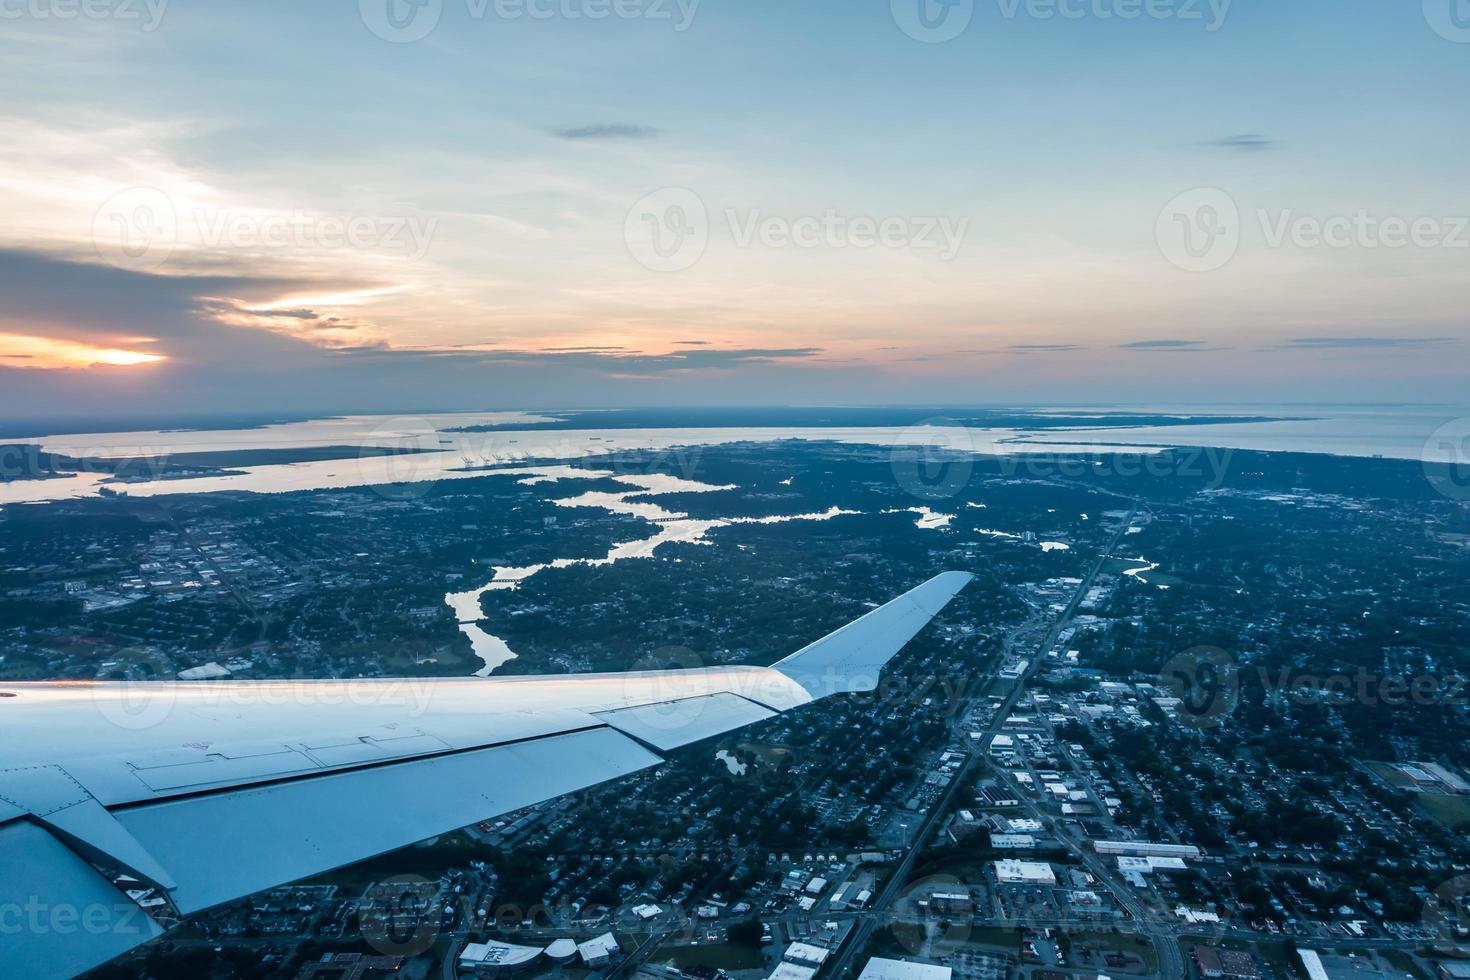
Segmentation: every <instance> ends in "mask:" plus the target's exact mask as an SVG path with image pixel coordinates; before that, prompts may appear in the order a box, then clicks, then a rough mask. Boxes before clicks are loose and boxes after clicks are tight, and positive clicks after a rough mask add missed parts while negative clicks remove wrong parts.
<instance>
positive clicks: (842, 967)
mask: <svg viewBox="0 0 1470 980" xmlns="http://www.w3.org/2000/svg"><path fill="white" fill-rule="evenodd" d="M1138 508H1139V503H1138V501H1134V502H1133V507H1132V509H1131V510H1129V512H1128V516H1127V518H1125V519H1124V520H1123V521H1122V522H1121V523H1120V524H1119V525H1118V529H1117V530H1116V531H1115V532H1114V533H1113V535H1112V537H1111V538H1109V539H1108V543H1107V545H1106V546H1105V547H1104V548H1103V549H1102V553H1101V554H1099V555H1098V558H1097V561H1096V562H1094V563H1093V565H1092V568H1091V569H1089V570H1088V572H1087V574H1086V575H1085V576H1083V578H1082V584H1080V585H1079V586H1077V590H1076V592H1075V593H1074V594H1073V596H1072V599H1071V601H1070V602H1068V603H1067V607H1066V609H1064V610H1063V611H1062V614H1061V615H1060V616H1058V617H1057V619H1056V622H1054V623H1053V624H1052V626H1051V628H1050V629H1049V630H1047V632H1046V635H1045V637H1043V639H1042V642H1041V643H1040V645H1039V646H1038V647H1037V649H1036V652H1035V655H1034V656H1032V658H1031V663H1030V664H1029V665H1027V668H1026V673H1025V674H1023V675H1022V676H1021V678H1020V679H1019V680H1018V681H1017V682H1016V683H1015V685H1014V687H1013V688H1012V690H1011V692H1010V693H1009V694H1007V695H1006V698H1005V700H1004V701H1003V702H1002V703H1001V705H1000V708H999V710H997V711H996V713H995V717H994V718H993V719H992V720H991V722H990V725H989V726H988V727H987V728H986V729H985V731H984V733H983V736H982V737H981V738H979V739H976V740H973V742H972V745H974V744H978V746H979V751H978V754H976V753H975V752H974V751H973V750H972V753H971V755H970V757H969V758H968V759H967V760H966V761H965V764H964V766H963V767H962V768H961V769H960V771H959V773H958V774H957V775H956V776H955V778H954V779H952V780H951V781H950V784H949V786H948V788H947V789H946V790H945V793H944V796H943V798H942V799H940V800H939V801H938V802H936V803H935V805H934V806H932V807H930V809H929V812H928V814H927V815H926V816H925V818H924V822H923V824H921V825H920V827H919V829H918V833H917V834H915V835H914V838H913V839H912V840H911V841H910V842H909V845H908V849H907V850H906V851H905V852H904V855H903V858H902V859H901V860H900V861H899V863H898V867H896V868H895V869H894V871H893V874H891V875H889V876H888V880H887V881H886V882H885V883H884V885H883V888H882V889H881V890H880V891H879V892H878V894H877V896H876V897H875V898H874V901H873V906H872V914H869V915H866V916H863V917H862V919H861V920H859V922H858V924H857V926H856V928H854V929H853V931H852V934H851V935H850V936H848V938H847V942H846V943H844V944H843V946H842V949H841V951H840V952H839V953H838V954H837V956H835V957H833V959H832V960H831V961H830V965H829V967H828V969H827V971H826V977H827V978H829V980H841V978H842V977H843V976H844V975H845V973H846V971H847V969H848V968H849V967H850V966H851V964H852V959H853V957H855V956H857V955H858V954H859V953H860V952H861V951H862V950H863V949H864V948H866V947H867V945H868V940H869V939H871V938H872V935H873V930H874V929H876V928H877V927H878V925H879V924H880V923H883V922H886V921H887V919H888V916H887V915H886V914H884V913H886V912H888V910H889V909H890V908H891V907H892V905H893V901H894V899H896V898H897V897H898V896H899V894H900V893H901V892H902V889H903V887H904V885H906V884H907V883H908V876H909V872H910V871H911V870H912V869H913V866H914V861H915V860H917V858H918V856H919V852H921V851H922V850H924V848H925V847H927V846H928V844H929V841H930V840H932V839H933V837H934V834H935V833H936V831H937V830H938V827H939V824H940V822H941V821H942V820H943V819H944V817H945V815H946V814H948V813H949V811H950V803H951V802H952V800H953V798H954V794H955V793H956V792H957V791H958V790H959V788H960V787H961V786H967V785H969V784H970V778H971V776H972V775H973V774H974V770H975V767H976V766H977V765H978V764H979V761H980V759H981V757H983V755H984V752H985V747H986V746H988V745H989V744H990V740H991V737H992V736H994V735H996V734H997V733H998V732H1000V730H1001V729H1002V728H1004V727H1005V723H1006V719H1007V718H1008V717H1010V715H1011V712H1012V711H1014V710H1015V707H1016V705H1017V704H1018V703H1019V702H1020V700H1021V696H1022V695H1023V694H1024V693H1025V690H1026V684H1027V683H1028V682H1029V681H1030V680H1031V678H1032V677H1034V676H1035V675H1036V673H1037V672H1038V671H1039V670H1040V669H1041V666H1042V664H1043V663H1045V661H1046V654H1047V651H1049V650H1050V649H1051V648H1052V646H1053V645H1054V644H1055V643H1056V642H1057V637H1058V636H1060V635H1061V632H1062V630H1064V629H1066V627H1067V625H1068V624H1069V623H1070V622H1071V621H1072V619H1073V618H1074V617H1075V616H1076V615H1077V609H1078V608H1079V607H1080V606H1081V605H1082V600H1083V599H1084V598H1086V596H1087V592H1088V590H1089V589H1091V588H1092V584H1093V582H1094V581H1096V579H1097V576H1098V574H1099V573H1100V572H1101V571H1102V568H1103V565H1104V564H1106V562H1107V560H1108V558H1109V557H1110V556H1111V555H1112V553H1113V550H1114V549H1115V548H1117V546H1118V542H1119V541H1121V540H1122V538H1123V535H1124V534H1126V533H1127V530H1128V526H1129V525H1130V524H1131V523H1132V522H1133V518H1134V517H1136V516H1137V515H1138ZM992 680H993V678H992ZM988 688H989V685H987V686H986V689H987V690H988ZM978 696H979V692H978V691H977V692H976V695H975V696H974V697H972V698H971V699H970V701H971V702H973V701H974V700H975V699H976V698H978ZM968 713H969V712H968V708H966V709H965V710H962V711H957V712H956V713H955V718H956V723H957V724H958V721H959V720H960V719H963V718H964V717H965V716H966V715H967V714H968ZM1129 911H1130V912H1132V910H1131V909H1130V910H1129ZM1141 921H1142V920H1141V919H1140V923H1141ZM1173 953H1174V956H1175V957H1177V956H1178V944H1177V943H1174V944H1173ZM1164 958H1165V953H1164V952H1163V951H1162V950H1161V951H1160V954H1159V959H1160V964H1161V965H1162V963H1163V961H1164ZM1172 961H1173V958H1172V957H1171V962H1172ZM1180 964H1181V965H1180V972H1178V973H1174V974H1170V973H1165V974H1163V975H1164V976H1184V973H1183V972H1182V970H1183V967H1182V958H1181V959H1180Z"/></svg>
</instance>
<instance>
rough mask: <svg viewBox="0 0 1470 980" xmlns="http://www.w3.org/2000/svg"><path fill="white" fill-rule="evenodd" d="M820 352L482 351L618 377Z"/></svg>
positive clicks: (792, 349)
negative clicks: (572, 366) (649, 352)
mask: <svg viewBox="0 0 1470 980" xmlns="http://www.w3.org/2000/svg"><path fill="white" fill-rule="evenodd" d="M820 353H822V351H821V349H820V348H817V347H737V348H731V349H716V348H710V349H700V350H687V351H684V350H676V351H670V352H669V353H667V354H643V353H639V352H637V351H629V352H621V351H616V350H597V349H588V350H580V351H579V350H566V349H562V350H557V349H548V350H539V351H537V350H503V351H485V352H484V356H485V358H486V359H487V360H491V361H501V362H516V361H519V362H537V361H539V362H546V363H553V362H554V363H558V364H570V365H575V366H577V367H579V368H583V369H586V370H592V371H598V372H601V373H610V374H617V375H625V374H630V373H631V374H659V373H663V372H667V371H694V370H719V369H724V368H735V367H742V366H746V365H752V364H774V363H776V362H778V361H794V360H804V359H806V358H811V357H815V356H816V355H818V354H820Z"/></svg>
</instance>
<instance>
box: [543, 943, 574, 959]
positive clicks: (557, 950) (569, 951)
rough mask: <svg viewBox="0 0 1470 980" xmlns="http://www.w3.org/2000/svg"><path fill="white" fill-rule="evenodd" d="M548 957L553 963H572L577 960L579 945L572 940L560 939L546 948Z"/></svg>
mask: <svg viewBox="0 0 1470 980" xmlns="http://www.w3.org/2000/svg"><path fill="white" fill-rule="evenodd" d="M546 957H547V959H549V960H551V961H552V962H553V963H570V962H571V961H572V960H574V959H576V958H577V944H576V943H575V942H573V941H572V940H570V939H558V940H556V941H555V942H554V943H552V944H551V945H550V946H547V947H546Z"/></svg>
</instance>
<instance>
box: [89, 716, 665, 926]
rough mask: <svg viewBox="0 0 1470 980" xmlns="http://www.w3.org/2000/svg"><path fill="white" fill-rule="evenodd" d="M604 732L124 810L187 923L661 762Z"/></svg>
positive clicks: (125, 819)
mask: <svg viewBox="0 0 1470 980" xmlns="http://www.w3.org/2000/svg"><path fill="white" fill-rule="evenodd" d="M662 761H663V760H662V759H660V758H659V757H658V756H657V755H655V754H654V753H652V752H650V751H648V749H646V748H644V747H643V746H641V745H639V744H638V743H637V742H635V741H633V740H632V739H630V738H628V737H627V736H626V735H623V734H620V733H618V732H615V731H613V730H611V729H608V728H596V729H591V730H588V731H582V732H572V733H569V734H565V735H555V736H551V737H548V738H541V739H535V740H532V741H529V742H519V743H515V744H512V745H501V746H496V747H493V748H487V749H477V750H473V751H468V752H460V753H455V754H453V755H443V756H437V757H433V758H428V759H417V760H413V761H409V762H402V763H393V764H389V765H384V766H377V767H373V768H368V769H358V770H353V771H348V772H340V773H332V774H326V775H321V776H316V777H314V778H310V779H298V780H293V781H289V782H284V783H277V784H274V785H269V786H260V787H255V788H250V789H240V790H232V791H227V792H217V793H212V794H209V795H204V796H197V797H187V798H183V799H177V800H170V801H167V802H160V803H152V804H146V805H140V806H135V807H130V808H127V809H123V810H120V811H118V812H117V818H118V822H119V823H121V824H122V825H123V826H124V827H125V828H127V830H128V831H129V832H130V833H131V834H132V835H133V836H134V837H135V838H136V839H137V840H138V841H139V842H140V843H141V844H142V845H143V846H144V848H146V849H147V850H148V852H149V853H150V854H152V855H154V857H156V858H157V859H158V861H159V863H160V864H161V865H163V866H164V867H165V868H168V869H169V870H170V871H171V872H172V873H173V875H174V879H175V881H176V882H177V885H178V887H177V888H176V889H175V890H174V892H173V894H172V896H171V897H172V898H173V900H174V903H175V904H176V905H177V906H178V908H179V910H180V911H181V912H184V913H186V914H187V913H189V912H193V911H197V910H199V909H204V908H209V907H210V906H213V905H217V904H219V903H221V902H226V901H230V900H231V899H235V898H239V897H241V896H243V895H248V894H250V893H252V892H256V891H260V890H261V889H265V888H271V887H274V886H276V885H280V884H284V883H286V882H289V881H296V880H298V879H301V878H306V877H310V876H312V875H315V874H320V873H322V872H324V871H329V870H331V869H332V868H337V867H340V866H342V865H344V864H350V863H352V862H353V861H359V860H363V859H365V858H369V857H373V856H376V855H378V854H382V853H384V852H386V851H391V850H395V849H397V848H400V847H405V846H407V845H409V844H413V843H415V842H417V841H421V840H424V839H425V838H428V837H433V836H435V835H437V834H443V833H448V832H450V831H453V830H458V829H459V828H461V827H467V826H469V825H470V824H473V823H477V822H479V821H481V820H488V819H489V818H491V817H494V816H498V815H500V814H502V813H508V812H510V811H512V810H518V809H520V808H522V807H525V806H530V805H531V804H533V803H539V802H541V801H542V800H548V799H551V798H553V797H556V796H560V795H562V794H564V793H570V792H573V791H575V790H579V789H583V788H586V787H588V786H593V785H596V784H598V783H601V782H605V781H606V780H609V779H613V778H615V777H617V776H624V775H627V774H629V773H632V772H636V771H638V770H640V769H645V768H648V767H650V766H654V765H657V764H659V763H660V762H662Z"/></svg>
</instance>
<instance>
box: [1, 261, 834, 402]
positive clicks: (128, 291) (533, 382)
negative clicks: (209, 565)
mask: <svg viewBox="0 0 1470 980" xmlns="http://www.w3.org/2000/svg"><path fill="white" fill-rule="evenodd" d="M354 285H355V286H356V287H357V288H361V287H362V285H363V284H351V283H336V282H331V283H327V282H321V281H303V280H294V279H292V280H288V279H268V278H249V277H225V276H184V275H158V274H144V273H139V272H132V271H125V270H121V269H115V268H112V267H110V266H102V265H95V264H88V263H83V262H74V261H71V260H67V259H62V258H57V257H55V256H52V255H47V254H43V253H39V252H31V251H24V250H5V249H0V295H4V296H5V297H6V304H5V305H4V306H3V307H0V334H12V335H24V336H28V337H42V338H53V339H54V340H55V341H57V342H59V343H62V344H71V345H73V346H76V345H84V346H86V347H87V348H89V349H103V350H114V349H116V350H123V351H131V350H141V351H144V352H147V353H149V354H153V353H156V354H157V355H159V356H161V357H163V358H165V359H164V360H162V361H159V362H157V363H155V364H151V365H150V366H149V367H148V368H147V369H146V371H144V370H131V369H127V368H116V367H89V366H78V367H74V368H61V367H51V368H45V367H38V366H37V362H36V360H35V359H30V360H29V361H28V360H27V359H26V358H24V357H14V358H11V359H8V360H6V361H4V362H0V418H15V419H19V418H37V417H56V416H62V415H66V416H87V417H89V418H101V417H106V418H120V417H123V416H135V417H136V416H144V415H150V414H153V413H163V414H173V413H180V414H187V415H190V416H193V415H200V414H209V413H230V412H241V411H246V412H255V411H259V410H260V409H261V406H270V411H272V412H305V413H319V412H323V411H325V412H333V413H337V412H374V411H433V410H460V409H467V408H483V407H485V404H486V392H487V391H488V392H494V399H495V403H496V405H497V406H499V407H522V406H525V405H540V406H546V405H549V404H552V403H560V404H566V403H568V402H571V401H576V402H578V403H579V404H611V403H613V402H620V403H624V404H649V403H651V402H652V401H660V400H664V401H677V402H684V403H695V402H698V401H701V400H704V399H708V398H711V397H722V398H725V399H731V398H735V399H737V400H738V398H739V397H740V396H741V394H742V393H744V394H745V395H746V396H747V397H748V393H749V392H750V391H758V390H764V391H771V392H778V393H779V394H776V395H773V396H771V397H778V398H794V397H796V395H797V394H798V393H799V392H803V391H810V390H811V389H812V388H813V385H814V383H820V381H819V379H821V378H835V377H841V378H845V379H846V380H845V381H844V382H843V383H856V382H854V381H852V379H851V378H850V377H848V373H849V372H846V371H845V370H844V369H840V368H837V367H834V365H832V364H831V363H829V362H827V361H826V360H817V359H816V358H817V355H818V354H821V353H822V350H821V349H820V348H817V347H734V348H719V347H714V346H711V345H708V344H701V345H698V346H694V347H689V348H687V349H685V348H678V347H676V348H675V349H673V350H671V351H669V352H667V353H645V352H642V351H638V350H635V349H631V348H623V347H617V346H612V345H608V346H602V347H595V346H582V347H567V348H560V349H554V350H550V349H549V350H536V349H530V348H527V349H500V348H496V347H493V346H492V345H491V344H490V343H488V342H481V343H480V344H479V345H465V346H460V347H412V348H405V347H393V346H391V345H390V344H389V343H387V342H385V341H383V340H382V339H380V338H378V337H376V336H373V335H371V334H370V333H368V332H366V331H364V330H363V329H360V325H359V324H358V323H356V322H354V321H353V320H350V319H344V318H342V317H339V316H337V315H335V314H332V315H323V314H319V313H318V312H317V311H315V310H313V309H312V308H311V306H310V305H309V304H305V303H281V305H280V306H275V307H272V308H266V307H267V306H268V305H269V304H271V303H273V302H281V300H280V298H281V297H285V296H292V295H315V294H330V293H332V292H334V291H336V290H339V289H347V288H348V287H351V286H354ZM246 297H248V298H249V299H246ZM324 334H325V336H324ZM145 338H146V339H145ZM139 345H146V346H141V347H140V346H139ZM9 353H11V354H29V353H34V352H33V351H31V350H26V349H21V348H20V347H18V346H16V345H13V344H12V345H11V346H10V348H9ZM650 378H658V379H659V381H660V384H659V385H658V388H657V391H656V392H652V390H651V389H650V388H649V386H648V384H647V381H648V379H650Z"/></svg>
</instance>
